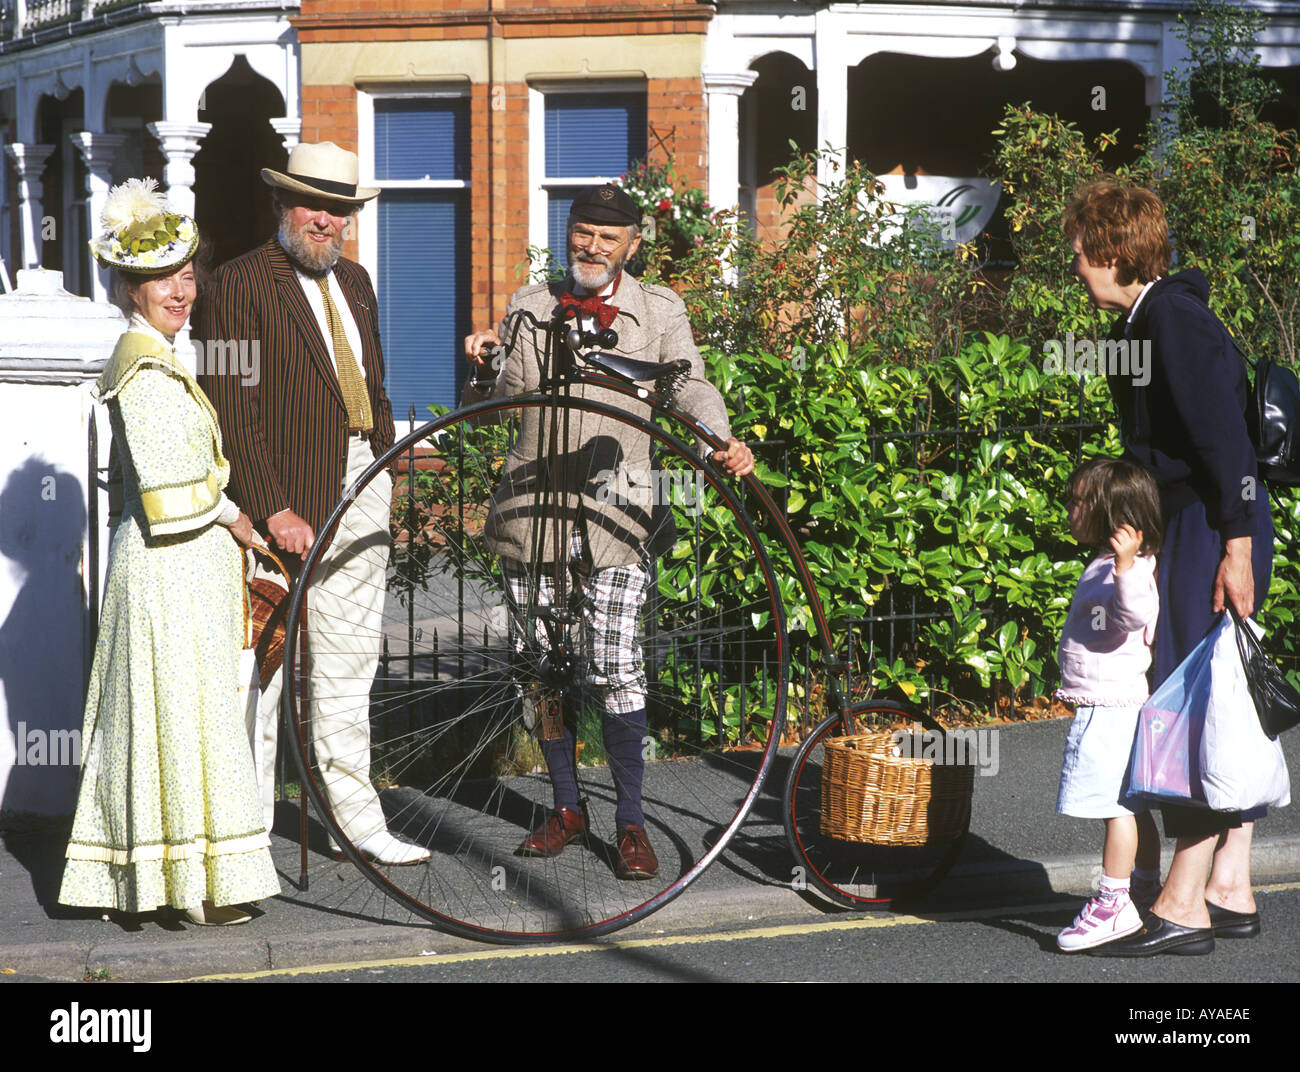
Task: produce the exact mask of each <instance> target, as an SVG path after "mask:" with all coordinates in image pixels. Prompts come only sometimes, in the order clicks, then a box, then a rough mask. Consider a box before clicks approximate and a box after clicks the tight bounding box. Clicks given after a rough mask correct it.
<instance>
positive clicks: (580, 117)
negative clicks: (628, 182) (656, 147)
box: [546, 92, 646, 267]
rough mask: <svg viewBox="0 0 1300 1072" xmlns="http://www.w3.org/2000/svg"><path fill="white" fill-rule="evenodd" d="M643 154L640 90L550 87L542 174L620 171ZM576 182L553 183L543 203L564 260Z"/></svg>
mask: <svg viewBox="0 0 1300 1072" xmlns="http://www.w3.org/2000/svg"><path fill="white" fill-rule="evenodd" d="M645 155H646V98H645V93H644V92H627V93H590V94H578V93H552V94H549V95H548V96H547V98H546V178H548V179H565V178H569V177H573V178H587V177H590V176H596V175H609V176H611V177H612V176H618V175H622V174H624V173H626V172H627V171H628V170H629V169H630V168H631V167H632V165H633V164H634V163H636V161H638V160H642V159H644V158H645ZM578 192H579V191H578V189H577V188H576V187H567V188H565V187H553V188H552V189H551V190H550V192H549V194H548V200H547V206H546V242H547V245H549V246H550V248H551V252H552V253H553V254H554V255H555V259H556V261H558V262H559V263H560V264H561V265H562V266H565V267H567V266H568V249H567V247H566V244H565V238H564V232H565V227H566V225H567V223H568V219H569V206H570V205H572V204H573V199H574V197H575V196H577V194H578Z"/></svg>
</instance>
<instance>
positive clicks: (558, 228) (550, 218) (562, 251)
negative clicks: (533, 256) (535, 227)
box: [546, 190, 578, 268]
mask: <svg viewBox="0 0 1300 1072" xmlns="http://www.w3.org/2000/svg"><path fill="white" fill-rule="evenodd" d="M577 195H578V191H577V190H552V191H551V193H550V199H549V201H548V202H547V205H546V244H547V245H548V246H550V248H551V252H552V253H553V254H555V259H556V261H558V262H559V263H560V264H561V265H562V266H563V267H565V268H567V267H568V266H569V245H568V242H567V241H566V239H565V232H566V229H567V228H568V224H569V206H570V205H572V204H573V199H574V198H575V197H576V196H577Z"/></svg>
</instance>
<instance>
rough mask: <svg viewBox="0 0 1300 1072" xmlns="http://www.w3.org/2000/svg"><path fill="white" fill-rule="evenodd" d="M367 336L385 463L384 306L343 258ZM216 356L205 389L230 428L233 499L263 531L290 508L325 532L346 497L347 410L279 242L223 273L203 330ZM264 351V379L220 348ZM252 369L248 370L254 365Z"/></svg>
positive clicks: (341, 273)
mask: <svg viewBox="0 0 1300 1072" xmlns="http://www.w3.org/2000/svg"><path fill="white" fill-rule="evenodd" d="M334 273H335V276H336V278H337V279H338V282H339V286H340V287H341V288H342V290H343V293H344V294H345V295H346V297H347V300H348V306H349V308H350V309H351V310H352V316H353V318H354V319H355V320H356V323H357V329H358V330H359V331H360V333H361V340H362V359H363V361H364V362H365V373H366V387H367V389H368V390H369V392H370V409H371V412H372V413H373V414H374V421H375V427H374V431H373V432H372V433H371V436H370V445H371V448H372V449H373V450H374V452H375V456H376V457H378V456H379V455H380V454H381V453H383V452H384V451H385V450H387V449H388V448H389V447H390V446H392V443H393V435H394V433H393V410H392V406H391V405H390V404H389V401H388V396H387V395H386V394H385V393H384V355H383V350H382V348H381V346H380V342H379V320H378V317H379V308H378V304H379V303H378V301H377V300H376V298H375V291H374V288H373V287H372V286H371V284H370V276H369V275H368V274H367V273H366V270H365V269H364V268H362V267H361V266H360V265H359V264H356V263H354V262H352V261H349V260H343V259H340V260H339V262H338V263H337V264H336V265H335V267H334ZM198 334H199V335H200V336H201V338H202V339H203V340H204V342H205V344H207V345H205V348H204V351H203V352H204V353H205V354H207V355H208V358H207V359H206V360H205V361H204V367H203V368H202V369H201V370H200V371H201V372H202V373H203V374H202V375H201V376H200V377H199V383H200V385H201V386H202V387H203V389H204V391H206V392H207V394H208V397H209V398H210V399H211V400H212V405H213V407H214V408H215V409H216V411H217V417H218V419H219V420H220V422H221V434H222V440H223V446H224V447H225V453H226V457H227V458H228V459H229V460H230V485H229V487H228V488H227V489H226V491H227V494H228V495H229V496H230V498H231V499H233V500H234V501H235V502H237V503H238V504H239V505H240V506H241V507H242V508H243V510H244V512H245V513H247V514H248V515H249V517H250V518H252V519H253V521H254V523H257V524H258V527H259V528H261V529H262V530H263V531H265V524H263V523H264V522H265V521H266V519H267V518H268V517H270V516H271V515H273V514H277V513H279V512H280V511H281V510H284V509H286V508H287V509H290V510H292V511H293V512H294V513H296V514H297V515H298V516H299V517H301V518H302V519H303V520H304V521H306V522H307V523H308V524H309V525H311V527H312V530H313V531H315V532H319V531H320V530H321V528H322V527H323V526H324V523H325V520H326V518H327V517H328V516H329V514H330V511H332V510H333V509H334V507H335V505H336V504H337V503H338V501H339V499H340V497H341V496H342V493H343V479H344V473H345V472H346V466H347V451H348V447H347V427H348V421H347V411H346V408H345V407H344V403H343V393H342V391H341V390H340V389H339V382H338V376H337V374H336V373H335V372H334V365H333V362H332V361H331V359H330V351H329V349H328V348H327V345H326V342H325V337H324V335H323V334H322V333H321V329H320V327H319V325H318V324H317V321H316V317H315V316H314V315H313V314H312V310H311V306H310V305H309V304H308V303H307V297H306V295H305V294H304V293H303V290H302V284H301V283H299V281H298V277H297V275H296V273H295V272H294V269H293V266H292V265H291V264H290V263H289V259H288V257H286V256H285V253H284V250H283V249H281V247H280V243H279V241H278V239H275V238H272V239H271V240H270V241H269V242H267V243H266V244H265V245H263V246H260V247H259V248H257V249H255V250H252V251H250V252H248V253H246V254H244V255H243V256H242V257H238V258H236V259H235V260H233V261H230V262H229V263H227V264H224V265H222V266H221V268H219V269H218V270H217V274H216V279H215V280H214V282H213V284H212V286H211V288H210V289H209V291H208V293H206V294H205V295H204V309H203V317H202V323H201V326H200V331H199V333H198ZM213 341H220V342H222V343H224V344H225V345H226V346H227V347H229V345H230V344H231V343H239V344H243V343H245V342H246V343H247V344H248V347H249V351H250V352H252V351H253V347H254V344H256V353H257V354H258V363H257V368H256V372H255V374H254V375H251V376H247V377H241V376H240V375H238V374H232V373H231V370H230V369H226V370H225V371H224V372H223V371H222V370H221V368H219V367H214V366H216V364H217V362H215V361H214V360H213V354H214V350H213V348H212V346H211V345H210V343H211V342H213ZM245 367H247V366H245Z"/></svg>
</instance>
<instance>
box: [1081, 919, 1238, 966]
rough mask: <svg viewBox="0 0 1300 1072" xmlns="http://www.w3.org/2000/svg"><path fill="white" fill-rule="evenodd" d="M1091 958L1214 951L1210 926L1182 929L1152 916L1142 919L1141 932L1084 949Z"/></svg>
mask: <svg viewBox="0 0 1300 1072" xmlns="http://www.w3.org/2000/svg"><path fill="white" fill-rule="evenodd" d="M1088 952H1089V953H1091V954H1092V955H1093V956H1094V957H1154V956H1155V955H1156V954H1158V953H1176V954H1178V955H1179V956H1200V955H1202V954H1205V953H1213V952H1214V928H1213V927H1183V926H1180V925H1179V924H1177V923H1170V922H1169V920H1167V919H1161V918H1160V917H1159V916H1157V915H1154V914H1148V915H1146V916H1143V917H1142V929H1141V930H1140V931H1138V932H1137V933H1136V934H1130V935H1129V936H1128V937H1127V938H1119V939H1116V940H1115V941H1113V942H1107V943H1106V944H1105V945H1098V946H1094V947H1093V948H1092V949H1089V950H1088Z"/></svg>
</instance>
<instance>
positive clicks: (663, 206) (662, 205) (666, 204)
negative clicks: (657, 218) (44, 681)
mask: <svg viewBox="0 0 1300 1072" xmlns="http://www.w3.org/2000/svg"><path fill="white" fill-rule="evenodd" d="M655 207H656V208H657V209H658V210H659V211H660V212H667V211H668V210H669V209H670V208H672V207H673V203H672V202H671V201H669V200H668V198H666V197H665V198H664V199H663V200H662V201H660V202H659V204H658V205H656V206H655Z"/></svg>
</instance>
